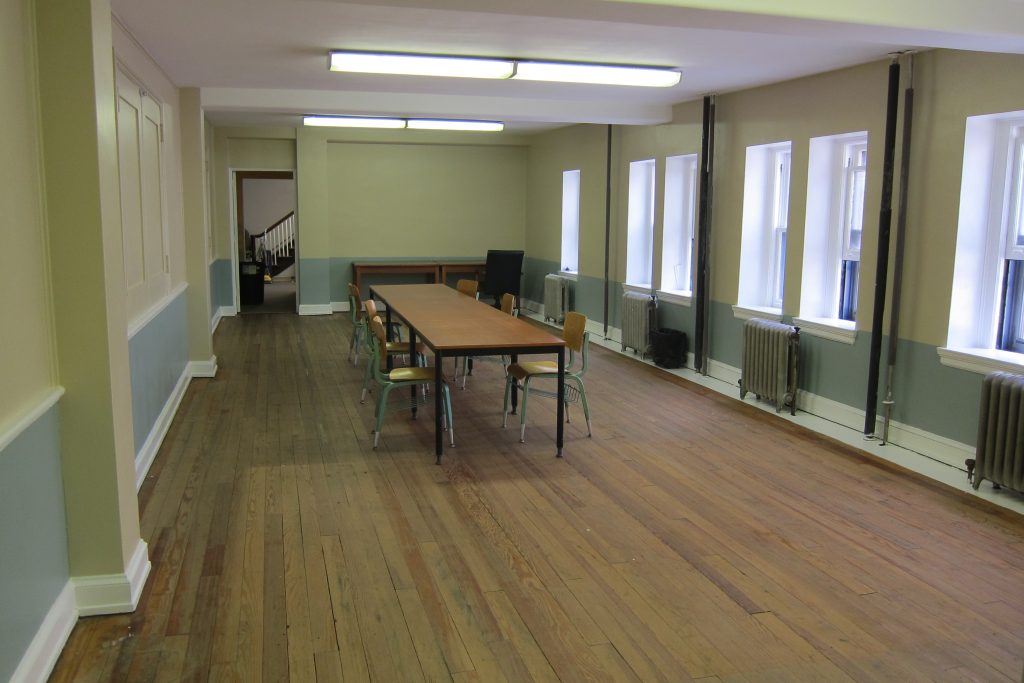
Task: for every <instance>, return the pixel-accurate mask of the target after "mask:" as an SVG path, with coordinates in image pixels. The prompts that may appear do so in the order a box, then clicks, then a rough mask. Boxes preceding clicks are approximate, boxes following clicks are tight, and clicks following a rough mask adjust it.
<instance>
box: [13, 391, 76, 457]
mask: <svg viewBox="0 0 1024 683" xmlns="http://www.w3.org/2000/svg"><path fill="white" fill-rule="evenodd" d="M63 395H64V387H54V388H52V389H50V390H49V391H47V392H46V393H45V394H44V395H43V397H42V399H40V401H39V402H38V403H36V404H35V405H34V406H32V407H31V408H29V409H28V410H27V411H25V412H24V413H22V415H21V416H20V417H18V418H16V419H15V420H14V421H13V422H12V423H11V424H10V426H9V427H8V428H7V429H6V430H5V431H4V432H3V433H0V452H2V451H3V450H4V449H5V448H7V447H8V446H10V445H11V443H12V442H13V441H14V440H15V439H17V438H18V437H19V436H21V433H22V432H24V431H25V430H26V429H28V428H29V427H31V426H32V425H34V424H35V423H36V420H38V419H39V418H41V417H42V416H43V415H45V414H46V412H47V411H48V410H49V409H50V408H52V407H53V406H54V405H55V404H56V403H57V401H59V400H60V397H61V396H63Z"/></svg>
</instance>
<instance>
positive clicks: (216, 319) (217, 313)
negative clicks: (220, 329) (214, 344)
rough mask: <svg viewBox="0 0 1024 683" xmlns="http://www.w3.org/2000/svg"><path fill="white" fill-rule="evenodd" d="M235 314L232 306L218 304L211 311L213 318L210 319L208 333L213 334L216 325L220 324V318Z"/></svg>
mask: <svg viewBox="0 0 1024 683" xmlns="http://www.w3.org/2000/svg"><path fill="white" fill-rule="evenodd" d="M234 315H235V307H234V306H220V307H218V308H217V309H216V310H214V312H213V318H211V319H210V334H211V335H213V333H214V332H216V331H217V326H218V325H220V321H221V319H222V318H230V317H233V316H234Z"/></svg>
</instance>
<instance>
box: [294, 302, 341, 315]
mask: <svg viewBox="0 0 1024 683" xmlns="http://www.w3.org/2000/svg"><path fill="white" fill-rule="evenodd" d="M331 306H332V304H299V315H330V314H331V313H333V312H334V310H333V309H332V307H331Z"/></svg>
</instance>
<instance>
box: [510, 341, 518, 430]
mask: <svg viewBox="0 0 1024 683" xmlns="http://www.w3.org/2000/svg"><path fill="white" fill-rule="evenodd" d="M509 360H510V361H511V362H512V363H518V362H519V354H516V353H513V354H511V356H510V357H509ZM518 405H519V389H517V388H516V382H515V380H512V412H511V413H510V414H511V415H515V414H516V407H517V406H518Z"/></svg>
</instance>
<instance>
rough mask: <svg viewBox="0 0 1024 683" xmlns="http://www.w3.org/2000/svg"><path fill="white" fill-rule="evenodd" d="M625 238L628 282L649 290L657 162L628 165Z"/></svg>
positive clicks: (648, 160)
mask: <svg viewBox="0 0 1024 683" xmlns="http://www.w3.org/2000/svg"><path fill="white" fill-rule="evenodd" d="M626 236H627V237H626V282H627V283H629V284H631V285H643V286H645V287H649V286H650V285H651V280H652V278H651V266H652V264H651V256H652V252H653V249H654V159H646V160H644V161H634V162H631V163H630V164H629V208H628V220H627V225H626Z"/></svg>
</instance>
